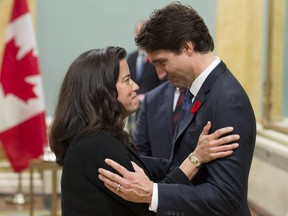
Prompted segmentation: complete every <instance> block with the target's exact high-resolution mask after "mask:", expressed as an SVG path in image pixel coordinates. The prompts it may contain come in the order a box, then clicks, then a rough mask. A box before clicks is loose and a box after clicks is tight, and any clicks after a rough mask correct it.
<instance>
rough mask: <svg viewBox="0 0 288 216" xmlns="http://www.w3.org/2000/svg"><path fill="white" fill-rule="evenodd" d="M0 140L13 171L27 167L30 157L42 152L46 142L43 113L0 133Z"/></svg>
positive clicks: (36, 156) (37, 155)
mask: <svg viewBox="0 0 288 216" xmlns="http://www.w3.org/2000/svg"><path fill="white" fill-rule="evenodd" d="M0 140H1V142H2V145H3V147H4V150H5V152H6V156H7V158H8V159H9V160H10V161H11V166H12V167H13V169H14V171H15V172H19V171H21V170H23V169H25V168H27V167H28V166H29V161H30V160H31V159H32V158H38V157H39V156H41V155H42V154H43V148H44V146H45V145H46V144H47V135H46V128H45V114H44V113H40V114H38V115H36V116H35V117H33V118H31V119H29V120H27V121H25V122H23V123H22V124H19V125H17V126H15V127H13V128H11V129H9V130H6V131H4V132H2V133H0ZM43 142H44V143H43Z"/></svg>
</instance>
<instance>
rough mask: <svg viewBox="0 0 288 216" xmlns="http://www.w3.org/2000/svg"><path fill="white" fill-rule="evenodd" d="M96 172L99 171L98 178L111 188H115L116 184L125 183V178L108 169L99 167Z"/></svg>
mask: <svg viewBox="0 0 288 216" xmlns="http://www.w3.org/2000/svg"><path fill="white" fill-rule="evenodd" d="M98 172H99V173H100V175H99V179H100V180H101V181H103V182H104V183H105V184H107V185H109V186H110V187H112V188H113V187H114V188H115V187H116V186H117V184H121V185H124V184H125V180H124V179H123V178H122V177H121V176H119V175H117V174H115V173H113V172H110V171H109V170H106V169H103V168H99V169H98Z"/></svg>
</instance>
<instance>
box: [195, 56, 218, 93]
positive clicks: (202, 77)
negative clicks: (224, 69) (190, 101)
mask: <svg viewBox="0 0 288 216" xmlns="http://www.w3.org/2000/svg"><path fill="white" fill-rule="evenodd" d="M220 62H221V60H220V58H219V57H218V56H216V59H215V60H214V61H213V62H212V63H211V64H210V65H209V66H208V67H207V68H206V69H205V70H204V71H203V72H202V73H201V74H200V75H199V76H198V77H197V78H196V79H195V80H194V81H193V83H192V85H191V86H190V92H191V93H192V94H193V95H194V97H195V96H196V95H197V93H198V92H199V90H200V88H201V86H202V84H203V83H204V81H205V80H206V78H207V77H208V75H209V74H210V73H211V72H212V71H213V70H214V68H215V67H216V66H217V65H218V64H219V63H220Z"/></svg>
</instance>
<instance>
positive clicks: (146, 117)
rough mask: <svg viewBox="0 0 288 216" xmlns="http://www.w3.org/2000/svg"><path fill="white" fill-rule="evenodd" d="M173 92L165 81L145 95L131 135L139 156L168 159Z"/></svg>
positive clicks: (170, 147)
mask: <svg viewBox="0 0 288 216" xmlns="http://www.w3.org/2000/svg"><path fill="white" fill-rule="evenodd" d="M174 91H175V87H174V86H173V85H172V83H171V82H169V81H166V82H165V83H163V84H162V85H160V86H158V87H156V88H154V89H153V90H151V91H149V92H147V93H146V95H145V99H144V101H143V103H142V105H141V108H140V111H139V114H138V118H137V122H136V129H135V133H134V134H133V143H134V145H135V147H136V148H137V150H138V152H139V153H140V154H141V155H146V156H153V157H158V158H166V159H169V158H170V156H171V149H172V142H173V129H172V126H173V125H172V114H173V100H174Z"/></svg>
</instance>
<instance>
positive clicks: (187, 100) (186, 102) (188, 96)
mask: <svg viewBox="0 0 288 216" xmlns="http://www.w3.org/2000/svg"><path fill="white" fill-rule="evenodd" d="M193 97H194V96H193V94H192V93H191V92H190V90H189V89H187V91H186V94H185V99H184V103H183V106H182V111H181V113H180V121H183V119H184V118H185V116H186V113H187V111H188V110H189V109H190V107H191V105H192V98H193Z"/></svg>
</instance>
